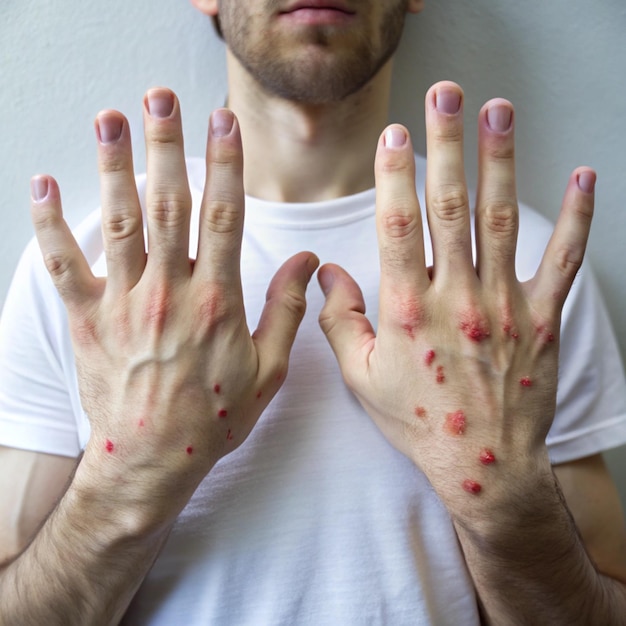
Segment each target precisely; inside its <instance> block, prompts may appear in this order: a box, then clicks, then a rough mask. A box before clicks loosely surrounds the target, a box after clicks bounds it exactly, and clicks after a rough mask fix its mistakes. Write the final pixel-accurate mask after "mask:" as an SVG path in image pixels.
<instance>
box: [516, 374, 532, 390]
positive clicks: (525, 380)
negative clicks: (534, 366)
mask: <svg viewBox="0 0 626 626" xmlns="http://www.w3.org/2000/svg"><path fill="white" fill-rule="evenodd" d="M519 384H520V385H521V386H522V387H532V386H533V381H532V380H531V379H530V378H528V376H524V378H522V379H521V380H520V381H519Z"/></svg>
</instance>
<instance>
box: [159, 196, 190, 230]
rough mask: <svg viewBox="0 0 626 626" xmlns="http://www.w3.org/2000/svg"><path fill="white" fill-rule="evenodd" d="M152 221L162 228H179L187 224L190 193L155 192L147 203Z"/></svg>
mask: <svg viewBox="0 0 626 626" xmlns="http://www.w3.org/2000/svg"><path fill="white" fill-rule="evenodd" d="M148 206H149V211H148V214H149V215H150V217H151V219H152V221H153V222H154V223H155V224H157V225H160V226H162V227H163V228H181V227H184V226H185V225H186V224H187V220H188V219H189V213H190V207H191V195H190V194H183V193H179V194H176V193H173V192H170V193H168V192H156V193H154V194H153V196H152V198H151V199H150V202H149V204H148Z"/></svg>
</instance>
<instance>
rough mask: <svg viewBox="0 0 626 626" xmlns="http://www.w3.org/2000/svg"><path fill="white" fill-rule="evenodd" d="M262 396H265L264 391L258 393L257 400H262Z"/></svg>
mask: <svg viewBox="0 0 626 626" xmlns="http://www.w3.org/2000/svg"><path fill="white" fill-rule="evenodd" d="M262 395H263V392H262V391H259V392H257V394H256V397H257V400H258V399H260V398H261V396H262Z"/></svg>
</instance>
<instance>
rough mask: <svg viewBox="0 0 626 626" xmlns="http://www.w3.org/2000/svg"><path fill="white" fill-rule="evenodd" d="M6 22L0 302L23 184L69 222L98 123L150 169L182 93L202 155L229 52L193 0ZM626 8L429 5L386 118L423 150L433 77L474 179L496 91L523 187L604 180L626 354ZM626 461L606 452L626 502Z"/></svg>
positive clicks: (36, 4)
mask: <svg viewBox="0 0 626 626" xmlns="http://www.w3.org/2000/svg"><path fill="white" fill-rule="evenodd" d="M3 6H4V9H3V19H2V21H1V22H0V63H1V66H0V70H1V72H0V111H1V112H2V113H1V115H0V137H1V139H2V153H1V155H0V172H1V173H0V180H1V182H2V184H1V187H0V207H1V209H0V232H2V233H3V236H2V237H0V258H1V259H2V265H1V269H0V305H1V304H2V302H3V301H4V297H5V294H6V290H7V288H8V285H9V282H10V279H11V274H12V272H13V269H14V267H15V264H16V263H17V260H18V258H19V254H20V252H21V250H22V248H23V247H24V245H25V244H26V242H27V241H28V239H29V238H30V237H31V235H32V230H31V225H30V221H29V217H28V205H29V201H28V181H29V178H30V176H31V175H32V174H34V173H37V172H47V173H50V174H53V175H54V176H55V177H56V178H57V180H59V182H60V184H61V189H62V193H63V197H64V207H65V211H66V214H67V216H68V220H69V221H70V223H71V224H76V223H77V222H78V221H79V220H80V217H81V216H82V215H84V214H85V213H86V212H87V211H88V210H91V209H92V208H94V207H96V206H97V205H98V181H97V176H96V162H95V144H94V139H93V130H92V128H93V127H92V122H93V118H94V117H95V115H96V113H97V112H98V111H99V110H100V109H103V108H117V109H119V110H121V111H123V112H124V113H125V114H126V115H127V116H128V117H129V119H130V121H131V127H132V130H133V132H134V143H135V146H136V158H135V165H136V168H137V170H138V171H141V170H142V169H143V163H144V155H143V146H142V137H141V99H142V96H143V94H144V92H145V91H146V89H148V88H149V87H151V86H154V85H167V86H169V87H171V88H172V89H174V90H175V91H176V92H177V94H178V95H179V97H180V99H181V102H182V108H183V118H184V123H185V137H186V144H187V152H188V153H189V154H195V155H202V154H203V153H204V141H205V135H206V125H207V119H208V116H209V113H210V112H211V110H212V109H214V108H216V107H217V106H220V105H221V104H222V103H223V101H224V98H225V94H226V89H225V71H224V63H223V60H224V54H223V49H222V45H221V43H220V42H219V41H218V40H217V38H216V37H215V35H214V34H213V32H212V26H211V23H210V21H209V20H208V19H207V18H204V17H203V16H201V15H200V14H199V13H197V12H196V11H195V10H194V9H193V8H192V7H191V5H190V4H189V2H188V1H186V0H133V1H132V2H129V0H108V1H107V2H105V3H95V2H84V1H79V0H65V1H64V2H54V1H53V0H3ZM624 33H626V4H625V3H624V1H623V0H604V1H603V2H598V3H591V2H588V0H550V2H545V0H530V1H529V2H528V1H527V2H517V1H516V0H498V1H494V0H471V1H468V0H426V10H425V11H424V13H423V14H422V15H420V16H418V17H416V18H411V19H410V20H409V23H408V26H407V31H406V33H405V37H404V40H403V43H402V46H401V49H400V51H399V56H398V60H397V64H396V81H395V85H394V102H393V107H392V119H393V121H401V122H404V123H405V124H407V126H409V128H410V129H411V131H412V133H413V136H414V141H415V144H416V146H417V147H418V149H420V150H423V132H422V120H423V97H424V94H425V92H426V90H427V88H428V87H429V86H430V85H431V84H432V83H433V82H435V81H437V80H440V79H444V78H445V79H452V80H456V81H457V82H459V83H460V84H461V85H462V86H463V87H464V89H465V93H466V122H467V128H468V139H467V155H468V175H469V177H470V180H471V179H472V178H473V175H474V172H475V167H474V163H473V155H474V153H475V150H476V142H475V124H474V120H475V117H476V114H477V112H478V109H479V108H480V106H481V105H482V103H483V102H484V101H485V100H487V99H488V98H491V97H493V96H503V97H506V98H509V99H510V100H512V101H513V103H514V104H515V105H516V119H517V154H518V173H519V193H520V198H521V200H522V201H524V202H526V203H527V204H530V205H532V206H535V207H536V208H538V209H539V210H540V211H541V212H543V213H544V214H545V215H547V216H548V217H550V218H555V216H556V215H557V212H558V208H559V205H560V201H561V196H562V192H563V189H564V186H565V183H566V181H567V178H568V175H569V173H570V171H571V170H572V169H573V168H574V167H575V166H577V165H579V164H589V165H591V166H593V167H595V168H596V169H597V170H598V173H599V182H598V192H597V213H596V218H595V223H594V227H593V233H592V238H591V243H590V247H589V257H590V258H591V261H592V263H593V265H594V268H595V270H596V273H597V275H598V277H599V279H600V283H601V285H602V287H603V289H604V293H605V296H606V299H607V302H608V305H609V310H610V313H611V316H612V318H613V323H614V325H615V327H616V330H617V334H618V341H619V342H620V345H621V348H622V354H625V353H626V316H625V315H623V311H624V310H626V278H625V271H624V270H625V267H626V266H625V264H624V243H623V241H624V236H625V235H626V211H625V210H624V209H625V206H624V204H625V199H626V175H625V173H626V148H625V147H624V145H623V144H624V142H625V141H626V81H625V80H624V79H625V73H626V35H625V34H624ZM625 457H626V452H625V451H624V449H621V450H616V451H613V452H611V453H610V454H609V455H608V458H609V461H610V464H611V468H612V471H613V473H614V475H615V477H616V479H617V480H618V483H619V487H620V490H621V494H622V498H623V501H624V502H626V458H625Z"/></svg>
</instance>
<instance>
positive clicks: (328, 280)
mask: <svg viewBox="0 0 626 626" xmlns="http://www.w3.org/2000/svg"><path fill="white" fill-rule="evenodd" d="M317 280H318V281H319V284H320V287H321V288H322V292H323V293H324V295H325V296H327V295H328V294H329V292H330V290H331V289H332V288H333V284H334V282H335V275H334V274H333V273H332V272H331V271H329V270H328V269H327V270H322V271H319V272H318V273H317Z"/></svg>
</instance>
